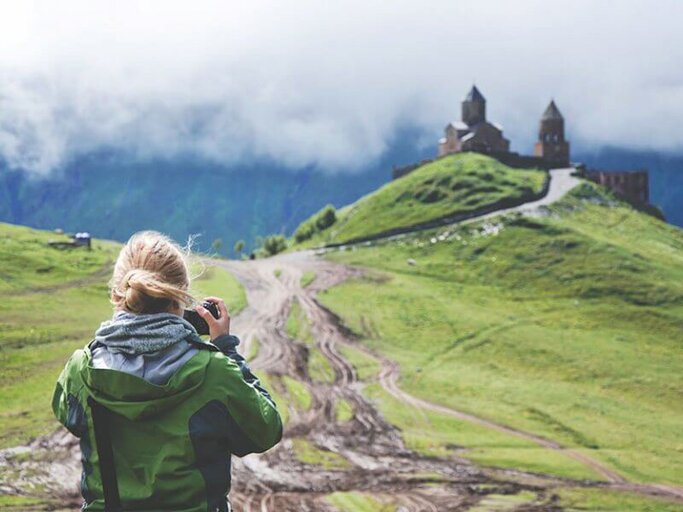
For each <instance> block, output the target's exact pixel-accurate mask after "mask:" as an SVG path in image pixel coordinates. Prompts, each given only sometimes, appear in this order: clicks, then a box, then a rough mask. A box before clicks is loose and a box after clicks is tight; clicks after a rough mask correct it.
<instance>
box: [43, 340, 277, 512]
mask: <svg viewBox="0 0 683 512" xmlns="http://www.w3.org/2000/svg"><path fill="white" fill-rule="evenodd" d="M185 341H186V342H187V343H188V344H189V345H191V347H192V351H191V352H189V353H188V354H187V357H186V359H187V358H188V357H189V359H187V360H186V362H183V364H182V366H179V368H178V369H177V370H176V371H175V372H174V373H173V374H172V376H170V378H169V380H168V381H167V382H166V383H165V384H164V385H157V384H153V383H151V382H149V380H145V379H144V378H141V377H138V376H135V375H133V374H130V373H127V372H125V371H120V370H115V369H106V368H96V367H94V366H93V351H92V349H93V346H94V345H95V344H96V342H94V341H93V342H91V343H90V344H88V346H86V347H85V348H83V349H82V350H77V351H76V352H75V353H74V354H73V355H72V356H71V358H70V359H69V361H68V362H67V363H66V367H65V368H64V370H63V371H62V374H61V375H60V377H59V380H58V382H57V386H56V389H55V392H54V396H53V399H52V408H53V410H54V413H55V415H56V416H57V418H58V419H59V421H60V422H61V423H62V424H63V425H64V426H65V427H66V428H67V429H68V430H69V431H70V432H71V433H73V434H74V435H75V436H77V437H79V438H80V446H81V452H82V463H83V473H82V477H81V492H82V494H83V498H84V500H85V503H84V505H83V509H84V510H104V503H103V492H102V479H101V475H100V469H99V461H98V455H97V449H96V445H95V437H94V431H93V426H92V421H91V412H90V408H89V406H88V397H93V398H94V399H95V400H96V401H97V402H99V403H100V404H102V405H103V406H105V407H106V408H107V409H109V411H111V412H113V414H110V416H111V422H110V429H109V430H110V432H111V444H112V448H113V452H114V465H115V469H116V476H117V479H118V487H119V493H120V496H121V502H122V505H123V508H124V509H125V510H165V511H186V512H190V511H192V512H194V511H207V510H208V511H223V510H227V505H226V497H227V494H228V492H229V490H230V457H231V454H235V455H237V456H244V455H247V454H249V453H254V452H257V453H258V452H263V451H265V450H267V449H269V448H271V447H272V446H274V445H275V444H277V443H278V442H279V441H280V439H281V437H282V422H281V419H280V415H279V414H278V411H277V409H276V407H275V404H274V402H273V401H272V399H271V398H270V396H269V395H268V393H267V391H266V390H265V389H263V388H262V387H261V386H260V385H259V382H258V380H257V379H256V377H255V376H254V375H253V374H252V373H251V371H250V370H249V368H248V367H247V365H246V364H245V361H244V359H243V358H242V357H241V356H240V355H239V354H238V353H237V351H236V349H235V347H236V345H237V344H238V343H239V340H238V339H237V338H236V337H235V336H221V337H219V338H217V339H216V340H213V342H212V343H208V342H205V341H203V340H202V339H201V338H199V336H197V335H196V334H193V335H191V336H189V337H188V338H187V339H186V340H185ZM181 343H184V342H181Z"/></svg>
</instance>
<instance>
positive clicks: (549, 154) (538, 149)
mask: <svg viewBox="0 0 683 512" xmlns="http://www.w3.org/2000/svg"><path fill="white" fill-rule="evenodd" d="M534 154H535V155H536V156H540V157H541V158H543V159H544V160H546V161H547V162H549V163H552V164H553V165H557V166H568V165H569V142H567V141H566V140H565V139H564V117H562V114H561V113H560V110H559V109H558V108H557V105H555V102H554V101H551V102H550V105H548V108H546V109H545V112H543V115H542V116H541V125H540V128H539V130H538V142H537V143H536V145H535V146H534Z"/></svg>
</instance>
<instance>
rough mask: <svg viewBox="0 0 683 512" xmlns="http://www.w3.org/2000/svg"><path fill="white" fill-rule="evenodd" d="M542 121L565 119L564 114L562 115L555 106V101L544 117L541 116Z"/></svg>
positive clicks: (546, 110)
mask: <svg viewBox="0 0 683 512" xmlns="http://www.w3.org/2000/svg"><path fill="white" fill-rule="evenodd" d="M541 119H542V120H546V119H564V117H562V114H561V113H560V109H559V108H557V105H555V101H554V100H551V101H550V105H548V108H546V109H545V112H543V115H542V116H541Z"/></svg>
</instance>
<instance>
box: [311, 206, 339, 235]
mask: <svg viewBox="0 0 683 512" xmlns="http://www.w3.org/2000/svg"><path fill="white" fill-rule="evenodd" d="M336 221H337V212H336V211H335V209H334V206H332V205H331V204H328V205H327V206H325V208H323V209H322V210H320V211H319V212H318V213H316V215H315V226H316V227H317V228H318V229H319V230H320V231H322V230H323V229H327V228H329V227H330V226H331V225H332V224H334V223H335V222H336Z"/></svg>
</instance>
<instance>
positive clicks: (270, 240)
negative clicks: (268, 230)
mask: <svg viewBox="0 0 683 512" xmlns="http://www.w3.org/2000/svg"><path fill="white" fill-rule="evenodd" d="M286 248H287V240H286V239H285V237H284V236H283V235H268V236H267V237H265V238H264V239H263V247H262V249H263V252H265V253H266V255H267V256H275V255H276V254H277V253H280V252H282V251H284V250H285V249H286Z"/></svg>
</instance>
